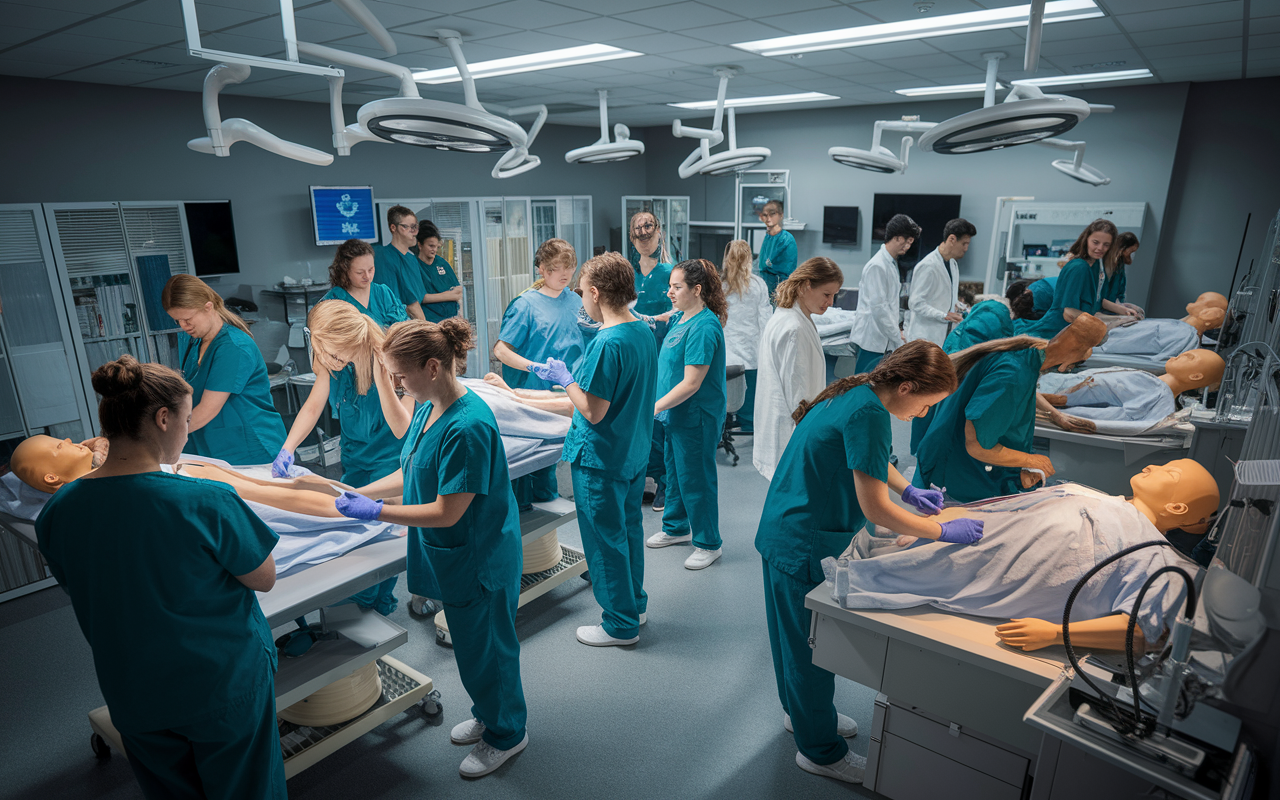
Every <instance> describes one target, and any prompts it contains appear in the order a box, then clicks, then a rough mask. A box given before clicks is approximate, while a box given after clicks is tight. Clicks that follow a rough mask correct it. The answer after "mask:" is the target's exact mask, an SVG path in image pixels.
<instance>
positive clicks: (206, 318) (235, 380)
mask: <svg viewBox="0 0 1280 800" xmlns="http://www.w3.org/2000/svg"><path fill="white" fill-rule="evenodd" d="M160 303H161V305H163V306H164V310H165V311H167V312H168V313H169V316H170V317H173V321H174V322H176V323H178V326H179V327H180V328H182V331H181V332H180V333H179V334H178V352H179V353H180V354H181V359H182V360H181V361H180V362H179V366H180V367H181V369H182V377H183V378H185V379H186V380H187V382H188V383H190V384H191V388H192V391H193V395H192V397H193V399H194V402H195V410H194V411H192V412H191V431H190V432H191V440H190V450H189V452H191V453H194V454H195V455H198V456H208V457H209V458H220V459H222V460H223V461H229V462H231V463H232V464H265V463H267V462H269V461H271V460H272V459H273V458H275V457H276V453H278V452H279V451H280V448H281V447H282V446H283V445H284V440H285V433H284V420H283V419H281V417H280V413H279V412H277V411H276V406H275V401H274V400H272V399H271V381H270V380H269V379H268V378H267V362H266V361H265V360H264V359H263V358H262V353H261V352H259V351H258V346H257V345H256V344H254V342H253V336H252V335H250V333H249V326H248V325H245V324H244V320H242V319H240V318H239V317H237V316H236V315H235V314H232V313H231V312H230V311H228V310H227V307H226V306H225V305H223V303H222V298H221V297H220V296H219V295H218V293H217V292H215V291H214V290H213V289H211V288H209V285H208V284H206V283H205V282H204V281H202V280H200V279H199V278H197V277H196V276H194V275H186V274H182V275H174V276H173V277H172V278H170V279H169V281H168V282H167V283H165V285H164V290H163V291H162V292H161V293H160Z"/></svg>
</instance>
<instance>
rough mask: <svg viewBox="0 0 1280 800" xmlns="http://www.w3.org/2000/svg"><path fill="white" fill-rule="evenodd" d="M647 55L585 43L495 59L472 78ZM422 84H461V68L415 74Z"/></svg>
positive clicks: (480, 66) (479, 65)
mask: <svg viewBox="0 0 1280 800" xmlns="http://www.w3.org/2000/svg"><path fill="white" fill-rule="evenodd" d="M640 55H644V54H643V53H637V52H636V51H634V50H624V49H622V48H621V47H613V46H611V45H607V44H584V45H581V46H579V47H566V48H564V49H562V50H548V51H546V52H544V53H529V54H527V55H522V56H511V57H510V58H495V59H493V60H491V61H481V62H479V63H477V64H471V65H470V67H469V69H470V72H471V77H472V78H475V79H477V80H479V79H480V78H494V77H497V76H499V75H514V74H516V73H518V72H538V71H540V70H544V69H556V68H557V67H572V66H576V65H579V64H595V63H597V62H600V61H616V60H617V59H620V58H634V57H636V56H640ZM413 79H414V80H416V81H417V82H418V83H429V84H439V83H457V82H458V81H460V80H462V76H461V74H460V73H459V71H458V68H457V67H447V68H444V69H426V70H418V71H417V72H414V73H413Z"/></svg>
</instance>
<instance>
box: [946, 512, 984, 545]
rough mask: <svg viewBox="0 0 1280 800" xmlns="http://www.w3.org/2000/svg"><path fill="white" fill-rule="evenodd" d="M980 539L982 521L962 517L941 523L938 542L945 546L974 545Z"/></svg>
mask: <svg viewBox="0 0 1280 800" xmlns="http://www.w3.org/2000/svg"><path fill="white" fill-rule="evenodd" d="M981 538H982V520H978V519H968V518H967V517H962V518H960V519H953V520H949V521H947V522H944V523H942V535H941V536H939V537H938V541H940V542H946V543H947V544H974V543H975V542H977V541H978V540H979V539H981Z"/></svg>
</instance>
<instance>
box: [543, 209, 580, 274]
mask: <svg viewBox="0 0 1280 800" xmlns="http://www.w3.org/2000/svg"><path fill="white" fill-rule="evenodd" d="M559 216H560V215H559V214H558V208H557V201H555V200H534V201H533V240H534V242H536V243H537V244H539V245H541V244H542V243H543V242H545V241H546V240H548V239H555V238H556V237H557V236H559V235H560V234H559V232H558V231H557V230H556V227H557V225H556V223H557V222H558V218H559ZM560 238H564V237H562V236H561V237H560ZM572 243H573V242H572V240H570V244H572ZM578 257H579V260H581V258H582V256H581V254H579V256H578Z"/></svg>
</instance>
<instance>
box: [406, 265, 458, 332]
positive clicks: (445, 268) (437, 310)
mask: <svg viewBox="0 0 1280 800" xmlns="http://www.w3.org/2000/svg"><path fill="white" fill-rule="evenodd" d="M415 258H416V257H415ZM416 260H417V262H418V267H419V270H418V274H419V275H420V276H421V278H422V285H423V287H425V288H424V291H423V294H440V293H441V292H447V291H449V290H450V289H452V288H453V287H455V286H459V285H461V284H459V283H458V276H457V275H455V274H454V272H453V267H451V266H449V262H448V261H445V260H444V259H443V258H441V257H440V256H436V260H435V261H432V262H431V264H430V265H429V266H428V265H427V264H423V263H422V259H420V258H416ZM422 313H423V315H424V316H425V317H426V318H427V322H440V321H441V320H446V319H449V318H450V317H456V316H458V304H457V303H455V302H453V301H452V300H450V301H449V302H446V303H423V304H422Z"/></svg>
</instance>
